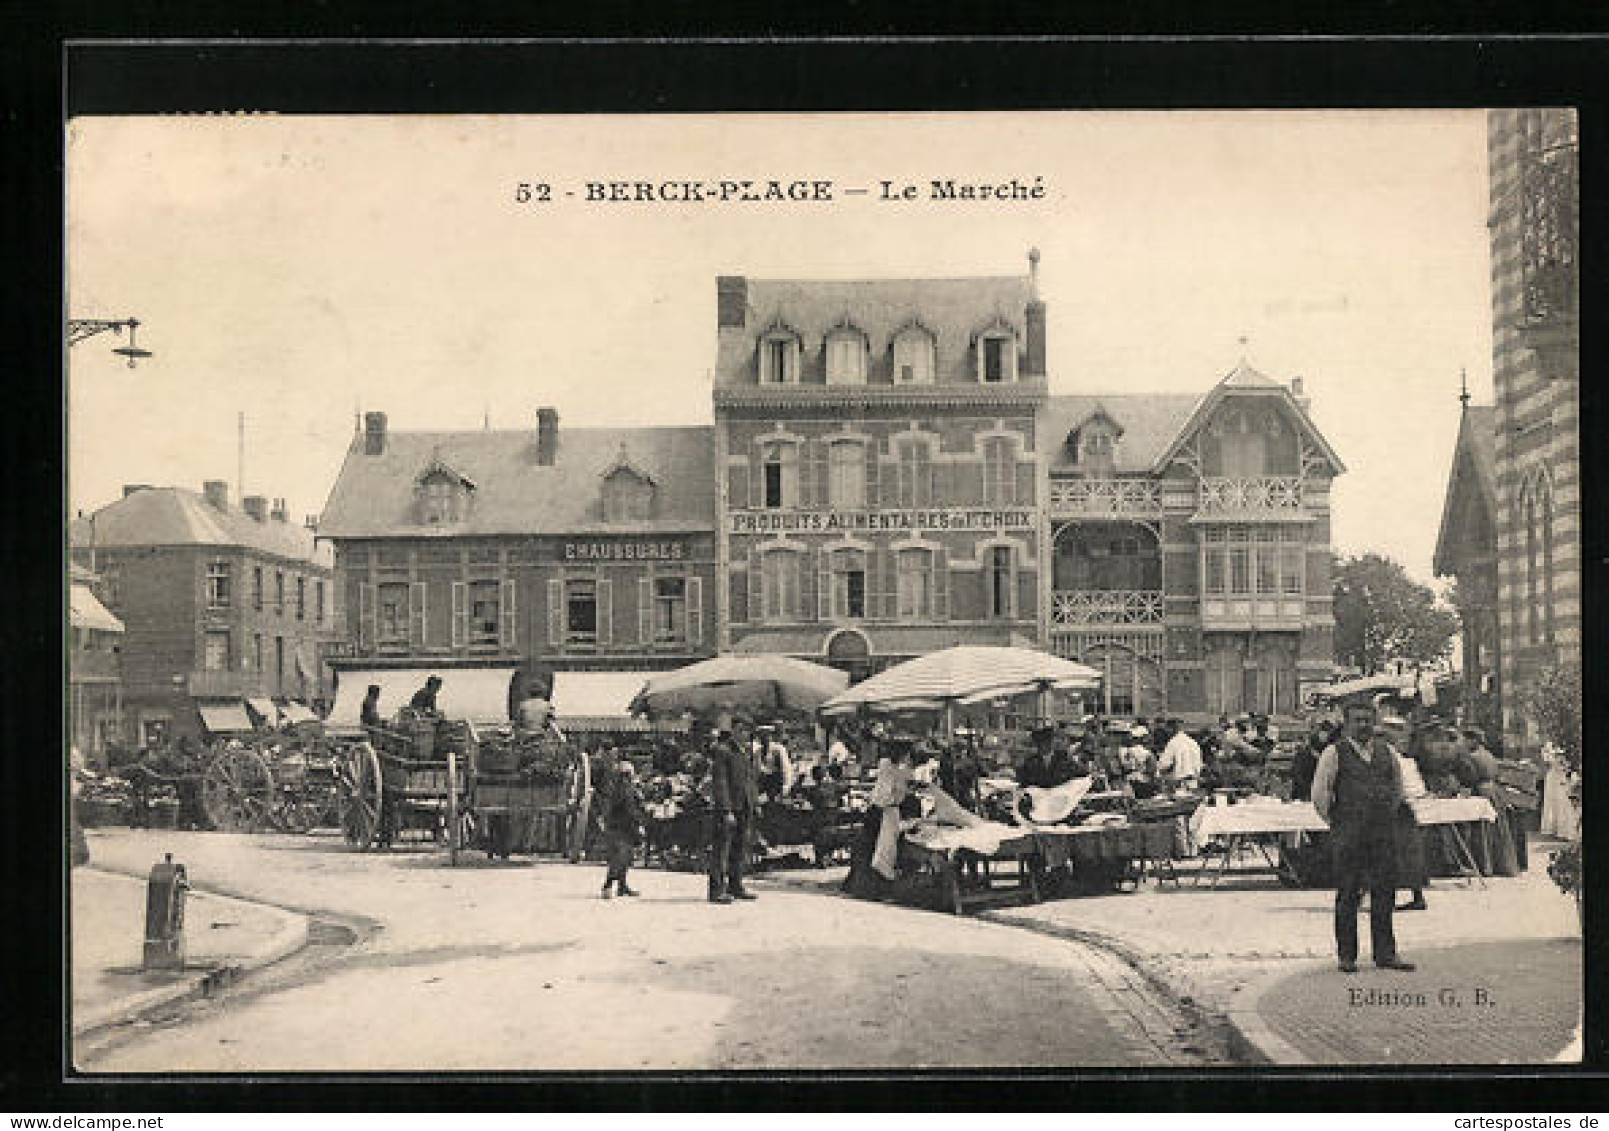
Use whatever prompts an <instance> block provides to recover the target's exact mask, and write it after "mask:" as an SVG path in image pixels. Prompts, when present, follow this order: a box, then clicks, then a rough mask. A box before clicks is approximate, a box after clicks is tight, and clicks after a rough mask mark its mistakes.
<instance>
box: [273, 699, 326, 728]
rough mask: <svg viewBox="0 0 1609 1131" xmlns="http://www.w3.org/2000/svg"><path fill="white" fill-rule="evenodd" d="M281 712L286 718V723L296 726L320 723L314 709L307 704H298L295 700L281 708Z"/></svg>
mask: <svg viewBox="0 0 1609 1131" xmlns="http://www.w3.org/2000/svg"><path fill="white" fill-rule="evenodd" d="M279 712H280V714H282V715H283V716H284V717H285V721H286V722H288V723H293V724H294V723H316V722H318V714H317V713H316V712H315V711H314V710H313V708H311V707H309V706H308V705H307V704H306V703H301V702H298V701H297V700H295V699H292V700H291V701H290V702H288V703H286V704H285V705H284V706H283V707H281V708H280V709H279Z"/></svg>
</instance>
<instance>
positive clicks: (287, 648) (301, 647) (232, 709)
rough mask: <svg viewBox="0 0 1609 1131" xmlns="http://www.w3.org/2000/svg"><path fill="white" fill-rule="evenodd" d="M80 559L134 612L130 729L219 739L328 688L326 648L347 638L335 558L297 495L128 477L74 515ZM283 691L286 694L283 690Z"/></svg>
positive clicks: (127, 676)
mask: <svg viewBox="0 0 1609 1131" xmlns="http://www.w3.org/2000/svg"><path fill="white" fill-rule="evenodd" d="M71 543H72V554H73V560H74V562H75V563H76V564H79V565H82V566H85V567H88V568H91V569H92V570H93V571H94V572H96V573H97V574H99V576H100V578H101V581H102V593H103V595H104V599H105V602H106V604H107V605H108V607H109V608H110V609H111V611H112V612H113V613H115V614H116V615H117V616H118V617H119V618H120V619H121V621H122V622H123V625H124V627H125V630H126V631H125V633H124V636H123V640H122V645H121V647H122V651H121V655H120V662H121V663H120V666H121V679H122V710H121V715H122V720H123V728H122V733H121V734H120V736H119V737H120V738H121V739H122V740H123V741H126V742H134V743H141V742H146V741H152V740H155V741H160V740H163V739H165V738H178V737H181V736H190V737H194V738H199V739H203V740H205V739H207V738H209V737H212V736H214V735H216V734H219V733H225V732H227V731H230V730H235V729H249V727H250V725H251V722H252V714H249V713H248V711H247V707H246V701H248V700H249V701H251V704H252V708H251V710H252V713H255V714H257V715H258V716H259V717H262V716H264V715H266V716H267V717H268V721H270V722H273V721H276V720H277V718H278V712H279V708H280V707H281V706H285V705H288V704H289V703H290V702H292V701H295V702H297V703H298V704H300V705H301V706H304V707H305V706H308V705H310V704H313V703H315V702H316V701H318V700H322V699H323V698H325V696H326V695H327V694H328V692H329V690H330V687H329V680H328V677H327V674H326V672H325V670H324V665H323V662H322V653H323V649H324V647H325V645H326V644H327V643H328V642H330V641H332V640H335V639H338V638H339V637H340V636H341V635H342V627H341V617H340V608H339V602H338V600H337V594H336V592H335V588H334V571H333V561H332V558H331V555H330V553H329V551H328V550H327V549H321V548H319V547H318V546H317V545H316V542H315V539H314V536H313V531H312V530H311V529H310V528H308V527H307V526H305V525H302V524H297V523H293V522H291V521H290V516H289V515H288V514H287V513H286V510H285V506H284V502H283V500H277V501H276V502H275V504H274V505H273V506H272V507H270V505H269V501H268V500H267V499H266V498H262V497H257V496H253V497H248V498H246V499H244V500H243V501H242V506H241V507H239V508H237V507H235V506H233V505H231V504H230V502H229V491H228V486H227V484H225V483H222V482H218V481H211V482H208V483H206V484H205V485H204V487H203V490H202V493H200V494H197V493H196V492H194V491H186V490H184V489H182V488H176V487H144V486H128V487H125V488H124V489H123V497H122V498H121V499H120V500H118V501H117V502H115V503H111V504H109V505H107V506H105V507H102V508H101V509H100V510H98V511H96V512H95V513H94V514H93V515H91V516H89V517H87V518H81V519H76V520H74V522H73V523H72V530H71ZM275 699H278V700H280V701H281V702H280V703H278V704H276V703H274V702H273V700H275Z"/></svg>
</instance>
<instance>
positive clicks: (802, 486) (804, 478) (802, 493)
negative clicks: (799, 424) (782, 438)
mask: <svg viewBox="0 0 1609 1131" xmlns="http://www.w3.org/2000/svg"><path fill="white" fill-rule="evenodd" d="M796 450H797V451H798V453H799V457H798V458H799V463H798V466H799V486H798V488H797V492H798V494H797V497H796V499H795V501H796V502H797V503H798V505H799V506H801V507H814V506H818V505H819V501H818V499H817V497H816V442H815V441H814V440H805V441H803V442H801V443H800V444H799V445H798V447H797V449H796Z"/></svg>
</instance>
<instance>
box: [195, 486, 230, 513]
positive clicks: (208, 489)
mask: <svg viewBox="0 0 1609 1131" xmlns="http://www.w3.org/2000/svg"><path fill="white" fill-rule="evenodd" d="M201 493H202V494H203V495H204V496H206V499H207V502H208V503H209V504H211V505H212V506H214V507H217V508H218V509H219V510H221V511H226V510H228V509H229V484H227V483H225V482H224V481H223V480H222V479H209V480H207V481H206V482H205V483H203V484H202V485H201Z"/></svg>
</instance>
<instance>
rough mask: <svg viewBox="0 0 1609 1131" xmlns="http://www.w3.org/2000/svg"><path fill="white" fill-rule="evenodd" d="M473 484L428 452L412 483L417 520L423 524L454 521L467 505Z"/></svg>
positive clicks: (461, 514) (435, 524) (437, 524)
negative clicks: (425, 462)
mask: <svg viewBox="0 0 1609 1131" xmlns="http://www.w3.org/2000/svg"><path fill="white" fill-rule="evenodd" d="M474 489H475V484H473V483H472V482H470V481H469V480H468V479H466V478H464V477H463V476H462V475H460V474H458V472H456V471H454V470H453V469H452V468H450V467H448V466H447V465H446V464H445V463H443V462H442V460H441V457H440V455H436V456H432V457H431V460H430V464H429V466H428V467H426V468H425V469H424V471H423V472H421V473H420V475H419V478H418V479H417V480H416V481H415V483H414V497H415V500H416V502H417V505H418V508H419V521H420V522H421V523H422V524H424V525H426V526H443V525H446V524H448V523H454V522H458V521H459V520H461V519H462V518H463V517H464V512H465V511H466V510H467V509H468V504H469V494H470V492H471V491H473V490H474Z"/></svg>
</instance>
